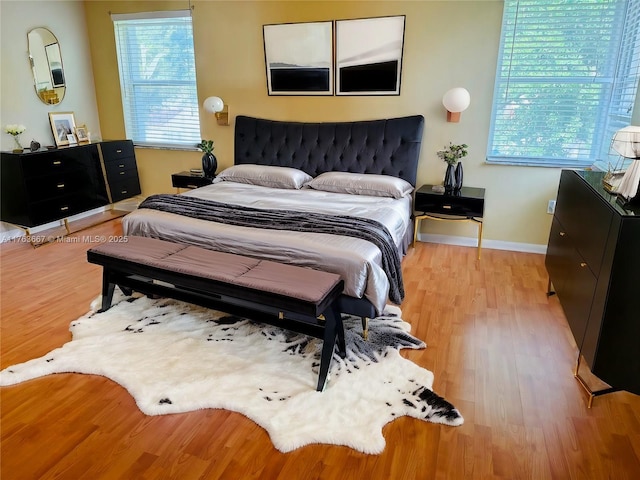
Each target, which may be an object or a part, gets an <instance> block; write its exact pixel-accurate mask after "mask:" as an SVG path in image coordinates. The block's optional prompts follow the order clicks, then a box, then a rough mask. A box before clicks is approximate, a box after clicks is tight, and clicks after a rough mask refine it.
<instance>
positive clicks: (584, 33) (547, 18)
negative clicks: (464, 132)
mask: <svg viewBox="0 0 640 480" xmlns="http://www.w3.org/2000/svg"><path fill="white" fill-rule="evenodd" d="M639 26H640V2H638V1H635V0H634V1H628V0H571V1H567V0H505V4H504V13H503V23H502V35H501V43H500V52H499V55H498V67H497V72H496V83H495V90H494V100H493V110H492V115H491V131H490V138H489V145H488V152H487V161H488V162H491V163H509V164H524V165H545V166H563V167H588V166H591V165H592V164H593V163H594V161H595V160H597V159H606V157H607V155H608V151H609V145H610V141H611V138H612V136H613V133H614V132H615V131H616V130H618V129H619V128H621V127H623V126H626V125H629V123H630V121H631V113H632V108H633V104H634V101H635V96H636V93H637V89H638V79H639V76H640V35H639V34H638V28H639Z"/></svg>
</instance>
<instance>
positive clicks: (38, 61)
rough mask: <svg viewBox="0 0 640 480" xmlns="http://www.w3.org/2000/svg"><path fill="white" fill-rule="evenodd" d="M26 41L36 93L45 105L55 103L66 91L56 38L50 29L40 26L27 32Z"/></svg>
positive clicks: (60, 55)
mask: <svg viewBox="0 0 640 480" xmlns="http://www.w3.org/2000/svg"><path fill="white" fill-rule="evenodd" d="M27 41H28V44H29V63H30V64H31V71H32V72H33V84H34V86H35V89H36V94H37V95H38V98H39V99H40V100H42V102H44V103H46V104H47V105H57V104H58V103H60V102H61V101H62V99H63V98H64V94H65V92H66V82H65V78H64V68H63V67H62V53H61V52H60V44H59V43H58V39H57V38H56V36H55V35H54V34H53V33H51V31H49V30H48V29H46V28H42V27H40V28H34V29H33V30H31V31H30V32H29V33H28V34H27Z"/></svg>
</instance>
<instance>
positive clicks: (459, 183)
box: [455, 162, 463, 190]
mask: <svg viewBox="0 0 640 480" xmlns="http://www.w3.org/2000/svg"><path fill="white" fill-rule="evenodd" d="M462 176H463V172H462V162H458V165H456V173H455V179H456V187H455V189H456V190H460V189H461V188H462Z"/></svg>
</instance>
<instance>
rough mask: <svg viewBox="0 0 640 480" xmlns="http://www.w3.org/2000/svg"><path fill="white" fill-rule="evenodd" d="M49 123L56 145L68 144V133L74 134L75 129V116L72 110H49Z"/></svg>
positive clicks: (63, 145)
mask: <svg viewBox="0 0 640 480" xmlns="http://www.w3.org/2000/svg"><path fill="white" fill-rule="evenodd" d="M49 123H50V124H51V132H52V133H53V139H54V140H55V142H56V146H57V147H65V146H68V145H69V144H70V141H69V137H68V135H74V132H75V129H76V118H75V115H74V114H73V112H49ZM74 138H75V137H74Z"/></svg>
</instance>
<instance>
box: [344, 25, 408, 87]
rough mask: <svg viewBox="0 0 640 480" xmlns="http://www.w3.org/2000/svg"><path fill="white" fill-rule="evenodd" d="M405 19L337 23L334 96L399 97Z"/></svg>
mask: <svg viewBox="0 0 640 480" xmlns="http://www.w3.org/2000/svg"><path fill="white" fill-rule="evenodd" d="M404 25H405V16H404V15H400V16H396V17H377V18H361V19H356V20H336V95H400V78H401V72H402V50H403V48H404Z"/></svg>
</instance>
